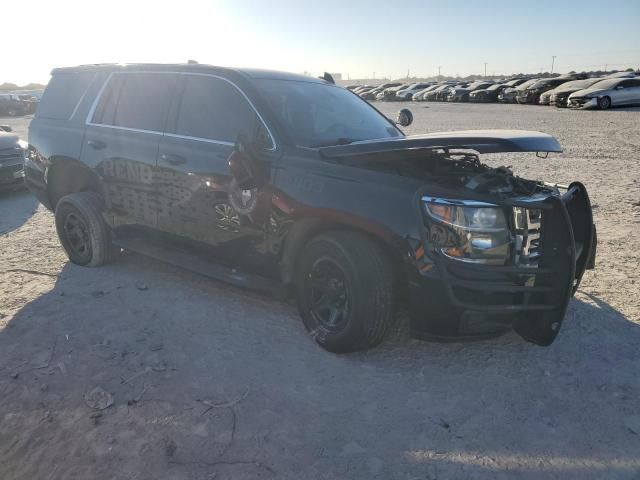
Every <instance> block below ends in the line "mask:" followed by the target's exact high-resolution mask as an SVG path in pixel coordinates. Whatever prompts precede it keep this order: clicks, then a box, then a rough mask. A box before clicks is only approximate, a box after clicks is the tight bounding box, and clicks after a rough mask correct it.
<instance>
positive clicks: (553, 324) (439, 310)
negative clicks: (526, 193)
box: [409, 183, 596, 346]
mask: <svg viewBox="0 0 640 480" xmlns="http://www.w3.org/2000/svg"><path fill="white" fill-rule="evenodd" d="M502 204H503V205H504V206H511V207H521V208H527V209H539V210H540V211H541V228H540V246H541V247H540V249H541V255H540V260H539V263H538V264H537V266H535V267H533V266H518V265H506V266H486V265H479V264H470V263H464V262H460V261H458V260H454V259H451V258H447V257H445V256H444V255H442V254H441V253H438V252H437V251H436V250H435V249H429V247H428V241H427V239H428V235H429V234H428V232H427V231H426V228H425V231H424V232H423V242H424V243H423V244H424V245H427V248H426V249H425V250H426V251H424V254H423V256H422V257H421V258H420V259H418V258H417V260H418V265H419V271H418V272H415V273H414V274H413V275H411V276H410V279H409V304H410V316H411V330H412V332H413V334H414V335H415V336H416V337H420V338H431V339H440V340H457V339H461V338H473V337H484V336H487V335H495V334H499V333H502V332H504V331H507V330H509V329H511V328H513V329H515V330H516V332H518V333H519V334H520V335H521V336H522V337H523V338H525V339H526V340H528V341H531V342H533V343H536V344H538V345H545V346H546V345H550V344H551V343H552V342H553V340H554V339H555V337H556V335H557V334H558V331H559V329H560V325H561V323H562V320H563V318H564V315H565V311H566V308H567V305H568V303H569V300H570V299H571V297H572V295H573V294H574V293H575V291H576V290H577V288H578V285H579V284H580V281H581V279H582V276H583V274H584V271H585V270H586V269H587V268H593V263H594V259H595V251H596V235H595V226H594V225H593V219H592V214H591V204H590V202H589V197H588V194H587V191H586V189H585V187H584V186H583V185H582V184H580V183H574V184H572V185H571V186H570V187H569V189H568V190H567V192H566V193H565V194H563V195H562V196H551V197H548V198H546V199H545V200H543V201H527V200H526V199H525V200H513V201H509V202H504V203H502ZM416 256H417V257H418V255H416Z"/></svg>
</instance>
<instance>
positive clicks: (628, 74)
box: [605, 72, 638, 78]
mask: <svg viewBox="0 0 640 480" xmlns="http://www.w3.org/2000/svg"><path fill="white" fill-rule="evenodd" d="M637 76H638V74H637V73H636V72H613V73H609V74H607V75H605V77H606V78H634V77H637Z"/></svg>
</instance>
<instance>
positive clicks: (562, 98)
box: [549, 95, 569, 108]
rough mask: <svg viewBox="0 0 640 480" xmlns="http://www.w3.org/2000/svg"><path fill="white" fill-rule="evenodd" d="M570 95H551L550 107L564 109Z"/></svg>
mask: <svg viewBox="0 0 640 480" xmlns="http://www.w3.org/2000/svg"><path fill="white" fill-rule="evenodd" d="M568 99H569V95H551V98H550V99H549V105H552V106H554V107H559V108H563V107H566V106H567V101H568Z"/></svg>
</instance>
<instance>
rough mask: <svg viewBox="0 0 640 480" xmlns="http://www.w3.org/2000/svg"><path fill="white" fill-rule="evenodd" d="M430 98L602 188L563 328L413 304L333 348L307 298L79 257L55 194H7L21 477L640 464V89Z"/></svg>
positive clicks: (435, 116) (0, 323)
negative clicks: (416, 310)
mask: <svg viewBox="0 0 640 480" xmlns="http://www.w3.org/2000/svg"><path fill="white" fill-rule="evenodd" d="M403 106H407V105H403ZM408 106H409V107H410V108H412V110H413V113H414V115H415V123H414V125H413V126H411V127H410V128H409V129H408V132H409V133H421V132H427V131H438V130H458V129H469V128H518V129H530V130H540V131H543V132H548V133H551V134H553V135H555V136H556V137H557V138H558V139H559V140H560V142H561V144H562V145H563V147H564V149H565V151H564V153H563V154H559V155H552V156H550V157H549V158H548V159H540V158H536V156H535V155H534V154H526V155H502V156H495V157H491V158H489V157H485V160H486V161H487V162H488V163H491V164H507V165H512V166H513V168H514V170H515V171H516V172H517V173H519V174H522V175H523V176H528V177H533V178H544V179H546V180H549V181H558V182H570V181H572V180H580V181H582V182H584V183H585V184H586V185H587V187H588V188H589V190H590V194H591V199H592V202H593V204H594V212H595V219H596V222H597V226H598V233H599V242H600V243H599V249H598V259H597V269H596V270H595V271H591V272H588V273H587V274H586V276H585V279H584V281H583V284H582V286H581V287H580V290H579V292H578V294H577V296H576V298H575V299H574V300H573V301H572V302H571V305H570V308H569V310H568V314H567V318H566V321H565V323H564V325H563V327H562V331H561V332H560V335H559V337H558V339H557V340H556V342H555V343H554V344H553V345H552V346H551V347H549V348H542V347H537V346H534V345H531V344H528V343H525V342H524V341H522V340H521V339H520V338H519V337H517V336H516V335H514V334H509V335H506V336H504V337H501V338H499V339H494V340H487V341H481V342H475V343H452V344H438V343H427V342H423V341H419V340H414V339H411V338H410V337H409V335H408V328H407V324H406V323H407V322H406V319H405V318H399V322H398V326H397V328H396V329H395V330H394V331H393V333H392V335H391V337H390V338H389V339H388V340H387V341H385V342H384V343H383V344H382V345H381V346H380V347H378V348H376V349H373V350H371V351H369V352H364V353H358V354H351V355H343V356H336V355H332V354H329V353H327V352H325V351H323V350H321V349H320V348H319V347H317V346H316V345H315V344H314V343H313V342H312V341H311V340H310V338H309V337H308V335H307V334H306V332H305V330H304V328H303V326H302V323H301V322H300V320H299V318H298V316H297V312H296V309H295V307H294V306H293V305H292V304H290V303H286V302H280V301H277V300H273V299H271V298H268V297H263V296H260V295H258V294H254V293H248V292H246V291H243V290H239V289H237V288H233V287H230V286H226V285H224V284H220V283H216V282H214V281H210V280H208V279H204V278H202V277H200V276H198V275H195V274H192V273H190V272H186V271H182V270H180V269H178V268H174V267H170V266H167V265H163V264H161V263H158V262H155V261H152V260H149V259H145V258H142V257H139V256H135V255H125V256H124V257H122V258H121V259H120V260H119V261H118V262H117V263H114V264H111V265H109V266H106V267H104V268H99V269H90V268H80V267H77V266H74V265H72V264H70V263H69V262H68V261H67V258H66V256H65V255H64V253H63V251H62V248H61V247H60V245H59V243H58V240H57V238H56V234H55V230H54V226H53V217H52V215H51V214H50V213H49V212H48V211H46V210H45V209H44V208H43V207H42V206H40V205H39V204H38V203H37V202H36V201H35V200H34V199H33V198H32V197H31V196H30V195H29V194H27V193H14V194H4V195H0V479H2V480H5V479H6V480H14V479H25V480H27V479H28V480H32V479H43V480H55V479H60V480H71V479H118V480H120V479H123V480H124V479H131V480H133V479H138V480H146V479H154V480H155V479H172V480H182V479H185V480H186V479H189V480H192V479H196V480H198V479H203V480H204V479H213V478H216V479H258V478H261V479H272V478H273V479H307V478H308V479H398V480H413V479H421V480H427V479H430V480H432V479H459V478H460V479H461V478H464V479H480V478H481V479H485V478H486V479H512V478H522V479H534V478H535V479H538V478H557V479H586V478H593V479H603V478H615V479H640V402H639V401H638V399H639V398H640V348H639V345H640V288H639V286H640V273H639V267H640V203H639V202H640V109H638V108H636V109H615V110H611V111H607V112H583V111H567V110H559V109H555V108H551V107H532V106H517V105H466V104H453V105H449V104H447V105H443V104H432V103H431V104H427V103H416V104H409V105H408ZM379 107H380V108H381V109H382V110H383V111H384V112H386V113H388V114H392V113H393V112H395V111H396V110H397V109H398V108H400V107H399V105H398V104H382V105H379ZM1 121H2V123H11V124H13V125H14V128H15V129H16V131H18V132H20V133H23V134H24V132H25V130H26V124H27V121H28V119H19V120H12V121H9V120H8V119H2V120H1ZM94 389H97V390H94ZM92 390H93V392H92V393H91V391H92ZM105 392H106V393H105ZM111 400H112V401H113V404H112V405H110V406H109V407H107V408H105V409H104V410H95V409H93V408H91V407H90V406H89V404H93V405H94V406H101V407H103V406H105V405H107V404H108V403H109V402H110V401H111ZM100 403H102V405H99V404H100Z"/></svg>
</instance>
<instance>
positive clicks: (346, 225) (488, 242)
mask: <svg viewBox="0 0 640 480" xmlns="http://www.w3.org/2000/svg"><path fill="white" fill-rule="evenodd" d="M52 75H53V77H52V79H51V81H50V82H49V85H48V87H47V90H46V92H45V93H44V96H43V98H42V101H41V103H40V106H39V108H38V111H37V114H36V116H35V118H34V119H33V121H32V122H31V126H30V129H29V158H28V160H27V164H26V180H27V184H28V186H29V188H30V189H31V190H32V191H33V192H34V193H35V195H36V196H37V197H38V198H39V199H40V201H41V202H42V203H44V204H45V205H46V206H47V207H48V208H50V209H52V210H55V223H56V228H57V231H58V235H59V237H60V241H61V243H62V245H63V246H64V248H65V250H66V251H67V254H68V255H69V258H70V259H71V261H73V262H74V263H77V264H79V265H87V266H98V265H101V264H103V263H105V262H107V261H108V260H109V259H111V258H112V255H113V248H112V246H113V245H117V246H118V247H120V248H124V249H126V250H131V251H135V252H141V253H143V254H146V255H150V256H152V257H155V258H157V259H160V260H163V261H167V262H170V263H173V264H177V265H181V266H184V267H186V268H189V269H191V270H194V271H196V272H199V273H201V274H204V275H207V276H210V277H214V278H217V279H223V280H225V281H228V282H230V283H232V284H235V285H240V286H245V287H249V288H253V289H258V290H266V291H270V292H273V293H277V294H281V295H287V294H293V295H295V297H296V299H297V303H298V306H299V310H300V314H301V316H302V320H303V322H304V325H305V327H306V328H307V329H308V331H309V332H310V334H311V336H312V337H313V338H314V339H315V340H316V341H317V342H318V343H319V344H320V345H322V346H323V347H324V348H326V349H327V350H330V351H334V352H346V351H353V350H358V349H363V348H368V347H371V346H373V345H375V344H377V343H378V342H380V341H381V340H382V339H383V337H384V336H385V334H386V333H387V332H388V331H389V329H390V327H391V326H392V323H393V320H394V317H395V311H396V308H397V306H398V305H400V304H403V305H405V306H407V310H408V311H409V313H410V317H411V326H412V331H413V332H414V333H415V334H416V335H417V336H420V337H426V338H435V339H447V338H459V337H477V336H487V335H495V334H498V333H503V332H505V331H507V330H509V329H511V328H515V330H516V331H517V332H519V333H520V334H521V335H522V336H523V337H524V338H526V339H527V340H530V341H532V342H535V343H537V344H540V345H549V344H550V343H551V342H552V341H553V340H554V338H555V336H556V335H557V333H558V330H559V326H560V323H561V322H562V319H563V317H564V314H565V310H566V308H567V304H568V302H569V299H570V298H571V296H572V294H573V293H574V292H575V290H576V288H577V286H578V284H579V282H580V279H581V277H582V275H583V273H584V271H585V269H586V268H589V267H592V265H593V259H594V254H595V253H594V252H595V230H594V226H593V223H592V216H591V206H590V203H589V198H588V196H587V191H586V189H585V187H584V186H583V185H581V184H579V183H574V184H571V185H569V186H566V187H560V186H557V185H552V184H547V183H542V182H538V181H531V180H525V179H522V178H519V177H517V176H514V175H513V173H512V172H511V171H510V170H509V169H507V168H497V169H495V168H490V167H488V166H486V165H484V164H483V163H481V161H480V160H479V158H478V153H489V152H524V151H531V152H557V151H560V146H559V144H558V142H557V141H556V140H555V139H554V138H553V137H551V136H549V135H545V134H541V133H537V132H520V131H467V132H458V133H452V132H448V133H443V134H429V135H418V136H409V137H407V136H405V135H404V134H403V133H402V131H400V130H399V129H398V127H397V126H396V124H395V123H394V122H392V121H391V120H389V119H387V118H386V117H385V116H383V115H382V114H381V113H380V112H378V111H377V110H376V109H375V108H374V107H372V106H371V105H369V104H368V103H367V102H365V101H363V100H362V99H360V98H359V97H358V96H357V95H355V94H353V93H352V92H350V91H349V90H347V89H344V88H340V87H337V86H335V85H332V84H331V83H329V82H327V81H325V80H320V79H315V78H310V77H305V76H300V75H292V74H287V73H279V72H272V71H261V70H238V69H227V68H218V67H212V66H204V65H125V66H123V65H93V66H81V67H75V68H63V69H56V70H54V71H53V72H52ZM398 120H399V123H400V124H402V125H407V124H409V123H410V120H411V115H410V112H408V111H406V110H404V111H401V115H399V117H398Z"/></svg>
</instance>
